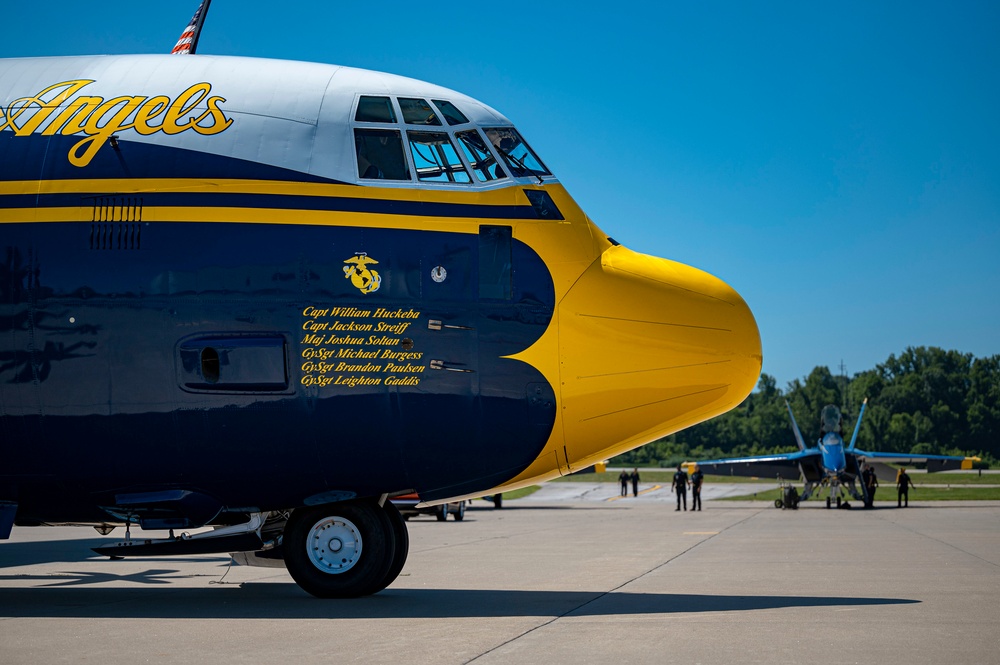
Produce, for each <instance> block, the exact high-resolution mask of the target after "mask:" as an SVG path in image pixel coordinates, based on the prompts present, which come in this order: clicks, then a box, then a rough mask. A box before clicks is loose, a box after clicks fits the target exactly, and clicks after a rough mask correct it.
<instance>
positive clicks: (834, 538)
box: [0, 483, 1000, 665]
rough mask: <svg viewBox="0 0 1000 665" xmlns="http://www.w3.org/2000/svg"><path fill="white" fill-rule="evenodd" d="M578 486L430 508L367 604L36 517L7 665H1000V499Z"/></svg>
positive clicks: (3, 616)
mask: <svg viewBox="0 0 1000 665" xmlns="http://www.w3.org/2000/svg"><path fill="white" fill-rule="evenodd" d="M559 485H562V484H561V483H552V484H550V485H547V486H546V490H545V493H539V494H536V495H534V497H532V498H528V499H521V500H518V501H508V502H506V503H505V505H504V507H503V508H502V509H500V510H496V509H493V508H492V507H491V504H488V503H486V502H484V501H477V502H475V503H474V507H473V508H472V509H470V510H469V511H468V512H467V514H466V519H465V520H464V521H463V522H454V521H452V520H451V519H449V520H448V521H447V522H445V523H440V522H437V521H435V520H434V519H433V518H423V517H420V518H414V519H411V520H410V522H409V533H410V538H411V544H410V555H409V559H408V561H407V564H406V567H405V568H404V569H403V573H402V575H401V576H400V577H399V579H398V580H397V581H396V582H395V583H394V584H393V585H392V586H390V587H389V588H388V589H387V590H385V591H383V592H382V593H379V594H377V595H375V596H372V597H368V598H362V599H357V600H344V601H324V600H317V599H314V598H312V597H310V596H308V595H307V594H305V593H304V592H302V591H301V590H300V589H299V588H298V587H297V586H296V585H295V584H294V583H293V582H292V580H291V578H290V577H289V576H288V574H287V573H286V572H285V571H284V570H280V569H266V568H247V567H237V566H233V567H230V566H229V565H228V563H229V558H228V557H226V556H216V555H207V556H191V557H179V558H166V557H164V558H151V559H134V560H124V561H110V560H108V559H106V558H101V557H97V556H96V555H94V554H93V553H91V552H90V551H89V549H88V548H89V547H91V546H95V545H97V544H100V543H103V542H106V541H108V540H113V539H114V537H115V536H116V535H117V537H118V538H120V537H121V535H120V534H118V533H116V534H112V536H111V537H108V538H105V537H101V536H99V535H98V534H97V533H96V532H94V531H93V530H91V529H85V528H33V529H31V528H17V527H15V529H14V533H13V537H12V539H11V540H9V541H3V542H0V663H4V664H7V663H9V664H24V663H101V664H102V665H114V664H116V663H142V662H156V663H202V662H210V663H213V664H216V665H219V664H223V663H243V662H246V663H260V662H287V663H319V662H324V663H328V662H333V663H365V664H369V665H370V664H372V663H407V664H411V663H412V664H420V663H447V664H450V663H477V664H479V665H489V664H493V663H497V664H509V663H540V664H541V663H544V664H545V665H554V664H558V663H573V664H579V663H652V662H656V663H684V664H685V665H696V664H698V663H769V664H774V663H784V662H807V661H808V662H812V661H820V662H824V663H826V662H829V663H879V662H886V663H896V662H903V663H908V664H919V663H928V664H931V663H933V664H938V663H949V664H950V665H959V664H963V663H970V664H971V663H976V664H977V665H978V664H981V663H997V662H1000V612H998V609H1000V596H998V594H1000V502H962V503H958V502H927V503H921V502H919V501H913V502H911V504H910V507H909V508H908V509H896V508H895V502H892V503H891V504H890V503H878V504H877V507H876V509H875V510H872V511H864V510H860V509H854V510H827V509H825V508H823V507H821V506H818V505H817V506H813V505H808V506H803V507H802V508H800V509H799V510H797V511H792V510H777V509H775V508H774V507H773V505H770V504H766V503H764V502H763V501H759V502H749V501H748V502H728V501H725V502H723V501H719V502H712V501H706V502H705V507H704V510H703V511H701V512H690V511H688V512H683V511H682V512H675V511H674V506H673V503H672V501H673V499H672V497H671V496H670V495H669V492H668V491H667V488H663V489H658V490H651V491H649V492H647V493H646V494H643V495H641V496H640V497H638V498H634V499H633V498H627V499H615V500H609V499H613V495H614V494H616V493H617V487H615V486H610V492H611V494H612V496H603V495H602V496H598V494H599V492H598V490H597V489H593V490H591V491H589V492H584V494H585V495H589V496H590V498H589V499H586V498H583V499H582V498H580V497H579V496H576V495H573V496H571V498H568V499H567V498H558V497H553V496H549V497H548V498H546V493H549V492H552V493H556V494H558V493H565V492H567V491H568V490H567V488H565V487H563V488H560V487H559ZM571 489H572V488H571ZM577 489H579V488H577ZM605 489H608V487H606V488H605ZM571 494H572V492H571ZM689 498H690V497H689ZM134 535H135V534H134ZM143 535H145V534H143Z"/></svg>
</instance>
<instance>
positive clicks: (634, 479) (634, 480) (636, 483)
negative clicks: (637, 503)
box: [629, 469, 639, 496]
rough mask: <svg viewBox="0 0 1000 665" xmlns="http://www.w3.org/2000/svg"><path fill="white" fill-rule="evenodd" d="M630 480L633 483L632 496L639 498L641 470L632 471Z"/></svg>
mask: <svg viewBox="0 0 1000 665" xmlns="http://www.w3.org/2000/svg"><path fill="white" fill-rule="evenodd" d="M629 479H630V480H631V481H632V496H639V469H632V475H630V476H629Z"/></svg>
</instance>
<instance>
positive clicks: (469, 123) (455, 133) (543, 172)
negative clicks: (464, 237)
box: [350, 91, 554, 190]
mask: <svg viewBox="0 0 1000 665" xmlns="http://www.w3.org/2000/svg"><path fill="white" fill-rule="evenodd" d="M372 99H375V100H386V99H387V100H388V106H387V109H388V111H389V114H390V117H391V118H392V119H393V120H394V122H389V121H388V120H387V119H386V118H384V117H373V116H368V117H367V118H366V119H362V120H359V119H358V113H359V111H360V109H361V107H362V105H364V104H365V103H367V102H370V101H371V100H372ZM400 100H412V101H417V102H423V105H424V111H427V112H429V114H428V118H429V119H430V121H431V122H430V123H429V124H428V122H426V121H422V122H406V119H407V114H406V113H404V110H403V107H402V106H401V103H400ZM449 106H450V108H453V109H455V111H456V112H457V113H458V114H459V115H461V117H462V118H465V122H463V123H458V122H457V120H458V118H452V117H451V116H452V115H453V114H451V112H450V109H448V108H446V110H445V111H442V108H444V107H449ZM350 119H351V120H350V131H351V141H352V143H353V145H354V159H355V167H356V168H355V170H354V172H355V179H356V180H355V181H356V182H357V183H359V184H363V185H366V186H371V185H375V184H377V185H379V186H390V187H409V186H420V187H422V188H427V187H429V188H435V189H436V188H443V189H461V190H466V189H493V188H496V187H498V186H508V185H510V184H511V183H512V182H516V181H517V180H524V179H529V178H530V179H532V180H537V181H538V182H539V183H541V182H542V177H543V176H544V177H548V178H553V177H554V176H553V175H552V172H551V171H550V170H549V169H548V167H547V166H545V164H544V162H542V160H541V159H540V158H539V157H538V154H537V153H536V152H535V151H534V150H533V149H532V148H531V146H529V145H528V143H527V141H525V140H524V137H523V136H522V135H521V133H520V132H518V131H517V129H516V128H515V127H514V126H513V125H505V124H503V123H495V122H493V123H490V124H489V125H480V124H478V123H477V122H475V121H473V120H472V119H470V118H469V117H468V116H467V115H466V113H465V112H464V111H462V109H461V108H460V107H459V105H457V104H455V103H454V102H452V101H449V100H447V99H441V98H440V97H435V96H421V95H398V94H392V93H386V92H383V91H371V92H360V93H357V94H356V95H355V99H354V103H353V104H352V105H351V115H350ZM410 119H411V120H413V119H414V117H413V116H412V114H411V115H410ZM453 120H455V121H456V122H455V123H454V124H453V122H452V121H453ZM435 122H436V123H437V124H435ZM358 130H363V131H362V134H365V135H368V134H370V133H371V132H370V130H382V131H388V132H392V133H393V135H394V136H398V139H399V140H400V147H401V148H402V153H403V154H402V158H403V162H404V165H405V168H406V172H407V173H406V178H387V177H385V176H381V175H380V176H379V177H371V176H369V177H365V174H366V173H373V172H378V171H379V170H380V171H383V172H385V169H384V168H383V169H379V170H377V171H368V168H367V165H366V168H365V171H364V172H362V171H361V166H362V164H361V161H360V153H359V150H361V147H359V137H358ZM411 131H415V132H420V131H422V132H428V131H430V132H441V133H444V134H445V135H447V137H448V141H449V143H450V145H451V149H452V150H453V151H454V153H455V155H456V156H457V158H458V162H456V163H455V164H452V165H451V168H456V167H458V165H459V163H460V164H461V169H462V170H463V171H464V173H465V175H466V176H468V181H462V180H461V179H459V180H458V181H449V180H432V179H428V180H422V179H421V178H420V170H419V169H418V168H417V163H416V160H415V159H414V155H413V154H412V147H411V144H410V139H409V133H410V132H411ZM490 131H497V132H510V133H512V134H513V135H514V136H515V137H516V138H517V140H519V141H520V143H518V144H517V146H516V148H515V149H516V150H518V149H520V147H521V146H522V145H523V148H524V150H526V151H527V155H528V156H530V158H531V159H533V160H534V162H535V163H536V164H537V166H538V167H539V168H537V169H536V168H534V167H533V165H531V164H525V165H524V166H525V167H527V168H521V167H520V166H519V165H518V161H519V160H518V159H517V157H516V156H515V157H514V158H513V159H512V158H511V156H510V155H508V154H505V153H503V152H502V151H501V150H500V149H499V148H498V147H497V145H495V144H493V141H492V140H491V138H490V134H489V132H490ZM468 132H475V134H476V136H477V138H478V139H479V141H481V142H482V144H483V146H485V148H486V150H487V151H488V152H489V154H490V156H491V158H492V160H493V161H492V163H489V162H487V163H488V165H489V168H490V172H489V174H487V177H485V179H484V176H483V174H482V173H481V172H480V170H477V169H476V168H475V166H474V164H473V158H472V156H470V155H469V154H468V152H467V151H468V150H469V147H468V146H466V145H465V144H464V141H463V139H461V138H459V135H461V134H466V133H468ZM476 157H477V159H476V160H475V163H481V162H482V161H485V160H479V159H478V155H476ZM389 166H390V167H391V168H390V169H389V170H390V171H393V170H394V167H396V166H398V165H396V164H395V163H392V164H389ZM395 170H398V169H395ZM446 170H447V169H446ZM497 171H498V172H499V173H497ZM455 172H456V173H457V171H455ZM399 175H402V174H401V173H400V174H399Z"/></svg>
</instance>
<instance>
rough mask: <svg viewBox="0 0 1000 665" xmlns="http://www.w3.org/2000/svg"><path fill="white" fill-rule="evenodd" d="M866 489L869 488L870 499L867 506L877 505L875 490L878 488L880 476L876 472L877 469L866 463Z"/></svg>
mask: <svg viewBox="0 0 1000 665" xmlns="http://www.w3.org/2000/svg"><path fill="white" fill-rule="evenodd" d="M865 474H867V475H865V476H864V482H865V489H866V490H868V500H867V501H866V502H865V507H866V508H874V507H875V490H877V489H878V476H877V475H876V474H875V469H874V468H873V467H872V465H871V464H866V465H865Z"/></svg>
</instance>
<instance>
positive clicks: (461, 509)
mask: <svg viewBox="0 0 1000 665" xmlns="http://www.w3.org/2000/svg"><path fill="white" fill-rule="evenodd" d="M464 519H465V501H459V502H458V512H457V513H455V521H456V522H461V521H462V520H464Z"/></svg>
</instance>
